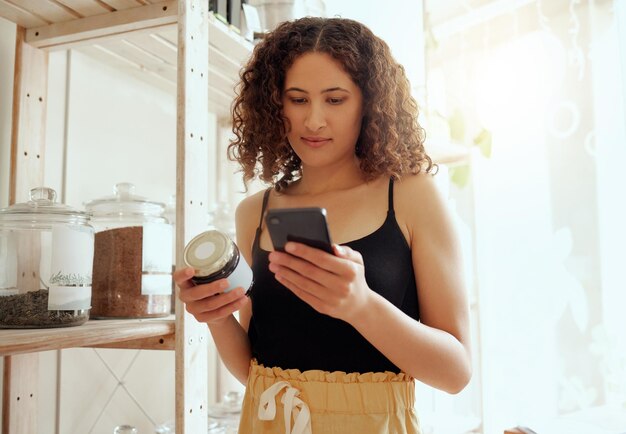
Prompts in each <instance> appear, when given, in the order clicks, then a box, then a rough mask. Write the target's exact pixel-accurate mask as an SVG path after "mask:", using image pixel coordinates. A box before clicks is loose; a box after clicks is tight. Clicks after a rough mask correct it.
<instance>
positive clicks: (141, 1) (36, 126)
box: [0, 0, 252, 434]
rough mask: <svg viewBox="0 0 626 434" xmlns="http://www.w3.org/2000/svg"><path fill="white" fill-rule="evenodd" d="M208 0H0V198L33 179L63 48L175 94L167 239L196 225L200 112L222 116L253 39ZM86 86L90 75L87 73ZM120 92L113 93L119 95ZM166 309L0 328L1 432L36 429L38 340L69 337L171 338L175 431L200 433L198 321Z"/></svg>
mask: <svg viewBox="0 0 626 434" xmlns="http://www.w3.org/2000/svg"><path fill="white" fill-rule="evenodd" d="M208 9H209V7H208V0H178V1H176V0H169V1H158V0H0V17H3V18H5V19H8V20H9V21H12V22H14V23H16V25H17V31H16V39H17V40H16V50H15V76H14V94H13V125H12V135H11V176H10V191H9V201H10V203H16V202H23V201H26V200H27V197H26V196H27V193H28V191H29V190H30V189H31V188H33V187H36V186H40V185H42V183H43V167H44V164H43V161H44V159H45V148H46V146H45V125H46V103H47V86H48V79H47V77H48V52H49V51H52V50H67V49H69V48H71V49H75V50H78V51H81V52H83V53H85V54H87V55H89V56H92V57H96V58H98V59H100V60H102V61H104V62H106V63H107V64H109V65H112V66H115V67H117V68H120V69H123V70H125V71H127V72H129V73H131V74H133V75H136V76H139V77H141V79H143V80H145V81H147V82H150V83H152V84H154V85H156V86H158V87H160V88H162V89H165V90H168V91H171V92H172V93H175V94H176V96H177V140H176V147H177V148H176V149H177V151H176V155H177V161H176V172H177V173H176V179H177V186H176V197H177V204H176V222H177V225H176V250H177V263H178V264H181V263H182V261H181V252H182V249H183V246H184V244H185V242H186V241H187V240H189V239H191V237H192V236H193V235H195V234H197V233H198V232H200V231H201V230H202V229H203V228H204V224H205V221H206V215H207V211H208V209H207V207H208V204H207V200H206V198H207V197H208V189H209V185H208V175H207V173H206V172H207V167H206V163H205V164H203V162H206V161H207V160H208V158H209V153H208V152H209V151H208V149H207V145H208V142H209V137H208V132H209V128H208V122H209V119H208V114H209V112H213V113H215V114H217V116H218V118H219V117H221V118H224V117H225V116H226V115H227V114H228V111H229V108H230V104H231V101H232V99H233V96H234V85H235V83H236V82H237V80H238V73H239V69H240V68H241V65H242V64H243V62H244V61H245V59H246V58H247V57H248V56H249V55H250V52H251V49H252V45H251V44H250V43H249V42H247V41H245V40H244V39H243V38H242V37H241V36H240V35H239V34H238V33H237V32H236V31H234V30H233V29H231V28H229V27H228V26H226V25H224V24H223V23H222V22H220V21H218V20H216V19H214V17H213V16H212V15H210V13H209V10H208ZM96 85H97V84H96ZM120 103H123V102H120ZM176 312H177V314H176V316H175V317H171V318H166V319H149V320H93V321H88V322H87V323H86V324H84V325H81V326H77V327H69V328H54V329H38V330H0V356H4V357H5V358H4V383H3V395H2V397H3V399H2V411H3V413H2V414H3V420H2V433H3V434H18V433H19V434H22V433H35V432H38V430H37V409H38V401H37V397H38V394H37V390H36V389H37V384H38V382H37V375H38V355H37V352H39V351H46V350H55V349H63V348H75V347H105V348H135V349H137V348H138V349H168V350H172V349H174V350H175V351H176V370H175V372H173V373H172V375H175V378H176V432H177V433H179V434H180V433H202V432H207V423H208V418H207V413H206V410H207V407H208V405H207V390H206V384H207V342H208V339H209V338H208V333H207V328H206V326H205V325H203V324H198V323H197V322H196V321H195V320H194V319H193V317H191V316H190V315H188V314H186V313H185V311H184V308H183V306H182V305H181V304H180V302H179V301H178V300H177V301H176Z"/></svg>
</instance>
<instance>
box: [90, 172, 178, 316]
mask: <svg viewBox="0 0 626 434" xmlns="http://www.w3.org/2000/svg"><path fill="white" fill-rule="evenodd" d="M134 189H135V187H134V185H133V184H130V183H120V184H116V185H115V188H114V193H115V194H114V195H113V196H109V197H104V198H101V199H97V200H93V201H91V202H89V203H87V204H86V208H87V210H88V211H89V212H91V214H92V224H93V226H94V228H95V230H96V236H95V251H94V264H93V302H92V310H91V317H92V318H150V317H162V316H167V315H169V314H170V307H171V302H172V243H173V231H172V226H171V225H170V224H169V223H168V221H167V219H166V218H165V216H164V211H165V204H163V203H159V202H153V201H150V200H147V199H146V198H143V197H141V196H137V195H136V194H135V193H134Z"/></svg>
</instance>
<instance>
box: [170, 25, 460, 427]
mask: <svg viewBox="0 0 626 434" xmlns="http://www.w3.org/2000/svg"><path fill="white" fill-rule="evenodd" d="M409 89H410V88H409V83H408V81H407V79H406V77H405V74H404V70H403V68H402V67H401V66H400V65H398V64H397V63H396V62H395V61H394V60H393V58H392V56H391V54H390V51H389V48H388V47H387V45H386V44H385V43H384V42H383V41H382V40H380V39H379V38H377V37H376V36H374V35H373V34H372V32H371V31H370V30H369V29H368V28H366V27H365V26H363V25H362V24H360V23H357V22H355V21H352V20H348V19H339V18H331V19H325V18H303V19H299V20H296V21H293V22H286V23H283V24H281V25H279V26H278V27H277V28H276V30H274V31H273V32H271V33H270V34H269V35H267V36H266V37H265V38H264V40H263V41H261V42H260V43H259V44H258V45H257V46H256V47H255V49H254V52H253V54H252V57H251V59H250V61H249V62H248V64H247V66H246V67H245V69H244V71H243V72H242V76H241V87H240V89H239V95H238V97H237V99H236V101H235V104H234V108H233V120H234V133H235V135H236V140H234V142H233V143H232V144H231V145H230V148H229V150H230V152H231V155H232V156H234V158H236V159H237V160H238V161H239V162H240V164H241V166H242V168H243V173H244V179H245V180H246V181H249V180H251V179H252V178H254V177H255V176H258V177H259V178H260V179H261V180H263V181H265V182H267V183H269V184H270V185H271V186H272V187H271V188H270V189H268V190H266V191H264V192H259V193H257V194H255V195H252V196H250V197H247V198H246V199H245V200H243V201H242V202H241V203H240V205H239V206H238V208H237V214H236V221H237V244H238V246H239V248H240V250H241V252H242V254H243V256H244V257H245V259H246V261H247V262H248V263H249V264H251V265H252V269H253V273H254V285H253V288H252V290H251V292H250V298H249V299H248V297H246V296H245V294H244V290H243V288H237V289H234V290H232V291H230V292H227V293H222V291H223V290H224V289H225V288H227V287H228V284H227V282H225V281H217V282H214V283H211V284H207V285H199V286H195V287H194V286H193V285H192V284H191V283H190V281H189V278H190V277H191V276H192V275H193V270H192V269H183V270H179V271H177V272H176V274H175V279H176V282H177V283H178V285H179V286H180V288H181V291H180V298H181V299H182V300H183V301H184V302H185V303H186V308H187V310H188V311H189V312H190V313H192V314H193V315H194V316H195V317H196V319H198V321H203V322H206V323H207V324H208V325H209V328H210V331H211V334H212V336H213V339H214V340H215V343H216V345H217V348H218V351H219V353H220V356H221V357H222V360H223V361H224V363H225V364H226V366H227V367H228V369H229V370H230V372H231V373H232V374H233V375H234V376H235V377H237V378H238V379H239V380H240V381H241V382H242V383H244V384H246V385H247V388H246V395H245V398H244V405H243V410H242V421H241V426H240V433H249V432H255V433H256V432H277V433H278V432H280V433H282V432H286V433H290V432H294V433H296V432H311V430H312V432H315V433H318V432H319V433H326V432H349V433H368V432H373V433H388V432H397V433H400V432H402V433H405V432H407V433H418V432H419V423H418V420H417V416H416V414H415V410H414V409H413V405H414V379H417V380H419V381H421V382H424V383H427V384H429V385H431V386H433V387H436V388H438V389H441V390H444V391H447V392H450V393H457V392H459V391H460V390H461V389H463V388H464V387H465V385H466V384H467V383H468V381H469V379H470V377H471V361H470V339H469V326H468V322H469V320H468V303H467V298H466V294H465V288H464V282H463V281H462V278H461V276H462V270H461V258H460V254H459V250H460V249H459V245H458V241H457V239H456V237H455V235H454V231H453V226H452V223H451V219H450V217H449V216H448V214H447V211H446V206H445V201H444V199H443V198H442V197H441V196H440V195H439V193H438V191H437V188H436V187H435V184H434V181H433V179H432V173H431V172H433V164H432V162H431V160H430V158H429V157H428V156H427V155H426V154H425V152H424V147H423V133H422V129H421V128H420V127H419V125H418V124H417V121H416V119H417V106H416V104H415V102H414V100H413V99H412V98H411V96H410V90H409ZM313 206H314V207H323V208H326V210H327V214H328V225H329V228H330V233H331V238H332V240H333V241H334V242H336V243H337V244H334V245H333V250H334V255H332V254H329V253H327V252H324V251H322V250H318V249H314V248H312V247H308V246H306V245H304V244H299V243H293V242H292V243H288V244H287V246H286V252H277V251H272V245H271V241H270V239H269V236H268V233H267V230H266V228H265V225H264V223H263V218H262V216H263V214H264V213H265V211H266V210H267V209H268V208H293V207H313ZM250 301H251V302H250ZM236 311H239V321H237V319H236V318H235V317H234V316H233V313H234V312H236ZM277 413H278V414H277Z"/></svg>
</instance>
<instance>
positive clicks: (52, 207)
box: [0, 187, 89, 224]
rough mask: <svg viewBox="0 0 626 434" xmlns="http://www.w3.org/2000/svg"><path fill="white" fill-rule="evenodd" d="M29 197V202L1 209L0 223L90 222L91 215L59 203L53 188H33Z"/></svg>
mask: <svg viewBox="0 0 626 434" xmlns="http://www.w3.org/2000/svg"><path fill="white" fill-rule="evenodd" d="M28 197H29V200H28V202H23V203H16V204H14V205H11V206H9V207H8V208H3V209H0V222H9V221H10V222H32V223H40V222H41V223H52V222H55V223H78V224H87V222H88V221H89V213H86V212H83V211H79V210H77V209H75V208H72V207H70V206H67V205H64V204H61V203H57V201H56V199H57V192H56V191H55V190H54V189H52V188H48V187H37V188H33V189H31V190H30V192H29V193H28Z"/></svg>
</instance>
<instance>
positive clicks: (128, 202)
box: [85, 182, 165, 217]
mask: <svg viewBox="0 0 626 434" xmlns="http://www.w3.org/2000/svg"><path fill="white" fill-rule="evenodd" d="M134 191H135V185H134V184H132V183H130V182H121V183H118V184H115V187H113V193H114V195H113V196H106V197H103V198H100V199H95V200H92V201H91V202H88V203H86V204H85V208H87V210H88V211H90V212H91V213H92V214H93V216H94V217H102V216H116V217H120V216H124V215H129V216H147V217H162V216H163V212H164V211H165V204H164V203H160V202H153V201H150V200H148V199H146V198H145V197H142V196H137V195H136V194H134Z"/></svg>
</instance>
